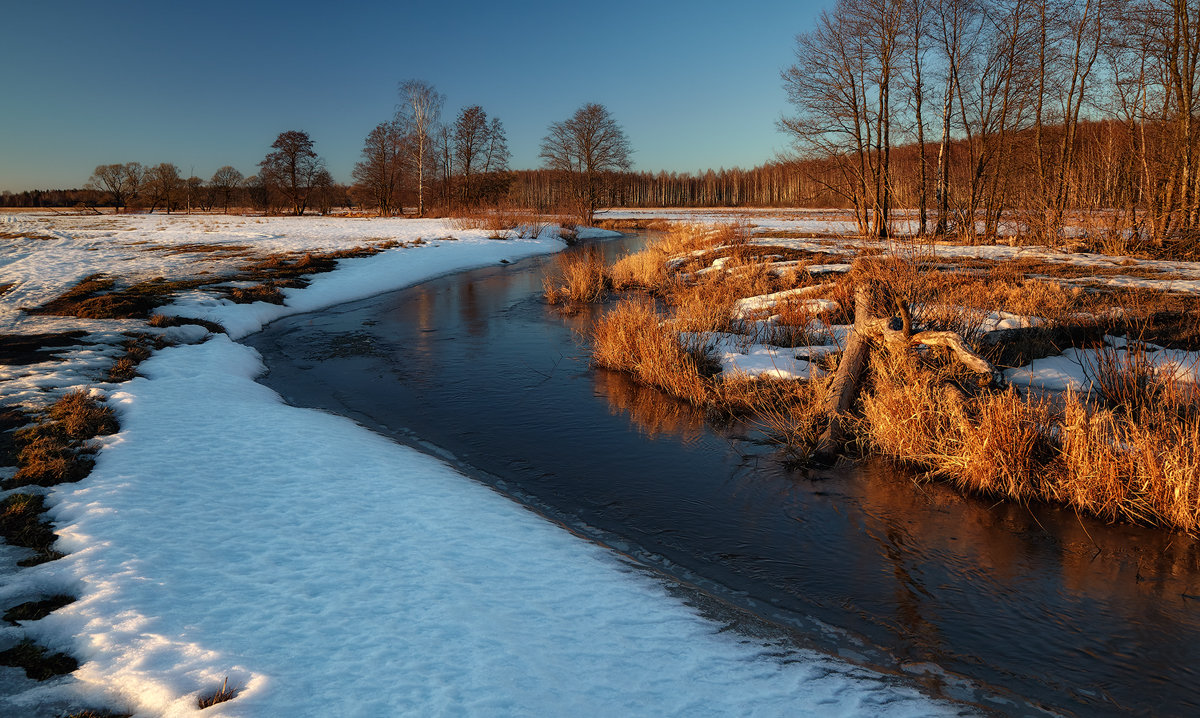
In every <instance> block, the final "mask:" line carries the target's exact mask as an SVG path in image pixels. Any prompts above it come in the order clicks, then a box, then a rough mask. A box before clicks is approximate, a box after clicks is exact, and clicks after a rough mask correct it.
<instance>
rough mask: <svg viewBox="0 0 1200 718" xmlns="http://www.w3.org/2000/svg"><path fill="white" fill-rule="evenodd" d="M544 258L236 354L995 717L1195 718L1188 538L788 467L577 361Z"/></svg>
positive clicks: (319, 320)
mask: <svg viewBox="0 0 1200 718" xmlns="http://www.w3.org/2000/svg"><path fill="white" fill-rule="evenodd" d="M642 241H644V238H642V237H638V236H634V237H629V238H626V239H625V240H617V241H612V242H604V243H601V245H600V246H601V247H602V249H603V251H604V252H605V253H607V254H609V255H614V254H619V253H624V252H625V251H627V247H629V246H636V245H637V244H639V243H640V242H642ZM552 261H553V260H552V259H549V258H546V259H534V260H528V261H525V262H521V263H519V264H514V265H507V266H497V267H492V268H487V269H482V270H478V271H473V272H467V273H464V274H459V275H455V276H450V277H445V278H442V279H438V280H435V281H431V282H428V283H425V284H422V285H420V286H417V287H413V288H410V289H407V290H403V291H399V292H395V293H391V294H386V295H382V296H378V297H374V298H371V299H368V300H364V301H360V302H355V303H352V304H346V305H342V306H338V307H334V308H331V309H328V310H325V311H322V312H317V313H313V314H306V315H299V316H294V317H291V318H288V319H284V320H281V321H279V322H276V323H274V324H272V325H270V326H269V327H267V329H266V330H265V331H263V332H262V333H260V334H258V335H255V336H254V337H251V338H250V339H249V340H248V343H249V344H251V345H252V346H254V347H255V348H257V349H258V350H259V351H260V352H261V353H262V355H263V357H264V360H265V361H266V363H267V366H268V368H269V373H268V374H267V376H266V377H265V378H264V379H263V380H262V381H263V382H264V383H265V384H267V385H268V386H270V387H272V388H274V389H275V390H276V391H278V392H279V393H280V394H282V395H283V396H284V397H285V398H286V399H287V400H288V401H289V402H291V403H293V404H296V405H299V406H306V407H315V408H320V409H325V410H328V411H331V412H335V413H338V414H343V415H346V416H349V417H351V418H353V419H355V420H357V421H359V422H361V423H362V424H364V425H365V426H368V427H370V428H372V429H374V430H376V431H379V432H381V433H384V434H387V435H390V436H393V437H395V438H396V439H398V440H400V441H403V442H406V443H410V444H414V445H417V446H419V447H421V448H424V449H425V450H428V451H433V452H435V453H438V454H439V455H442V456H445V457H447V458H450V459H451V460H452V461H454V462H455V463H456V464H457V465H459V466H460V467H461V468H463V469H464V470H465V471H466V472H467V473H469V474H470V475H473V476H475V477H477V478H479V479H480V480H483V481H485V482H488V483H489V484H491V485H492V486H494V487H496V488H497V489H498V490H500V491H502V492H504V493H506V494H508V495H510V496H512V497H513V498H515V499H517V500H519V501H522V502H523V503H525V504H526V505H528V506H530V507H531V508H533V509H534V510H536V511H538V512H540V513H542V514H543V515H545V516H547V517H549V518H551V519H552V520H555V521H558V522H560V523H562V524H564V525H566V526H568V527H569V528H571V529H572V530H574V531H576V532H577V533H580V534H582V535H584V536H587V537H589V538H591V539H592V540H595V541H598V542H600V543H603V544H605V545H607V546H610V547H612V548H613V549H614V550H616V551H619V552H620V553H622V554H624V555H627V556H629V557H632V558H633V559H634V560H636V561H637V562H640V563H642V564H644V565H646V566H649V567H651V568H652V569H653V570H655V571H659V572H662V573H665V574H668V575H670V576H673V577H675V578H677V579H679V580H680V581H681V582H682V583H683V584H684V585H686V586H688V587H691V588H689V590H691V591H693V592H694V593H696V594H697V595H704V596H711V597H715V599H716V600H715V601H714V603H717V604H720V605H724V606H729V607H731V608H730V609H729V610H730V611H731V612H732V613H735V614H737V613H739V612H746V613H748V614H750V615H751V617H752V618H751V620H753V621H755V622H756V623H757V625H760V626H763V625H765V626H767V627H768V628H769V630H775V631H778V633H779V634H780V635H784V636H787V637H788V638H789V639H790V640H793V641H795V642H797V643H799V644H801V645H807V646H813V647H817V648H820V649H823V650H825V651H828V652H831V653H834V654H837V655H841V656H844V657H846V658H848V659H850V660H853V661H856V662H860V663H863V664H866V665H870V666H873V667H876V668H879V669H881V670H885V671H888V672H892V673H895V674H897V675H901V676H907V677H908V678H907V679H906V680H912V681H914V682H915V683H917V684H918V685H921V686H922V687H924V688H925V689H926V690H928V691H930V692H931V693H932V694H935V695H944V696H949V697H952V698H958V699H962V700H968V701H971V702H973V703H976V704H977V705H980V706H983V707H985V708H987V709H991V710H994V711H996V712H998V713H1003V714H1018V715H1019V714H1037V713H1040V711H1041V709H1048V710H1050V711H1051V712H1055V713H1062V714H1068V715H1088V716H1090V715H1109V714H1112V715H1117V714H1122V715H1128V714H1146V715H1200V681H1198V680H1197V678H1198V671H1197V664H1198V662H1200V551H1198V545H1197V542H1196V541H1194V540H1193V539H1191V538H1189V537H1187V536H1184V535H1182V534H1178V533H1172V532H1166V531H1158V530H1151V529H1142V528H1136V527H1128V526H1106V525H1104V524H1102V523H1099V522H1096V521H1092V520H1089V519H1081V518H1078V517H1076V516H1075V515H1074V514H1073V513H1070V512H1067V511H1061V510H1057V509H1053V508H1050V507H1045V506H1021V505H1016V504H1008V503H1003V504H999V503H994V502H991V501H986V500H980V499H975V498H969V497H963V496H960V495H959V494H957V493H956V492H954V491H952V490H950V489H948V488H946V487H944V486H940V485H936V484H923V483H917V482H915V481H914V480H913V478H912V477H911V476H910V475H908V474H906V473H904V472H902V471H899V470H896V469H894V468H891V467H889V466H887V465H885V464H883V463H881V462H871V461H865V462H860V463H858V464H855V465H851V466H839V467H836V468H834V469H825V470H820V469H812V470H806V469H788V468H785V467H784V465H783V464H782V463H781V462H780V461H779V460H778V457H776V456H775V455H774V454H773V451H774V450H773V449H772V448H771V447H770V446H768V445H765V444H763V443H761V442H759V441H756V440H755V438H754V437H755V432H754V431H753V428H752V427H746V426H738V425H732V426H722V427H713V426H711V425H708V424H706V423H705V421H704V417H703V416H702V415H701V414H700V413H699V412H697V411H696V410H694V409H692V408H691V407H689V406H686V405H683V404H681V403H679V402H676V401H674V400H671V399H668V398H666V397H664V396H662V395H661V394H659V393H658V392H656V391H654V390H650V389H646V388H643V387H640V386H637V385H636V384H634V383H633V382H631V381H630V380H629V379H628V378H626V377H625V376H623V375H621V374H617V373H613V372H608V371H604V370H598V369H593V368H591V367H589V365H588V360H587V354H586V350H585V348H584V347H583V346H582V340H581V339H580V335H581V332H583V331H585V330H586V327H587V326H588V324H589V323H590V322H591V321H592V320H593V318H594V316H595V315H596V314H597V312H599V311H602V309H599V308H596V309H593V310H591V311H590V312H588V313H585V314H583V315H580V316H576V317H564V316H563V315H561V314H560V313H558V312H557V311H555V310H554V309H553V308H550V307H547V306H546V305H545V304H544V302H543V301H542V299H541V296H540V294H541V289H542V275H543V271H544V270H545V269H546V268H547V267H548V266H549V264H550V263H551V262H552Z"/></svg>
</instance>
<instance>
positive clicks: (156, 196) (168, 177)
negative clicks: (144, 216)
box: [145, 162, 183, 214]
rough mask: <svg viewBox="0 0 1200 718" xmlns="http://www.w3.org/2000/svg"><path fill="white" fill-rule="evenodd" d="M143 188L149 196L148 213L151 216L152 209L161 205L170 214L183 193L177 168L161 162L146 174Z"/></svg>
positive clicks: (181, 180)
mask: <svg viewBox="0 0 1200 718" xmlns="http://www.w3.org/2000/svg"><path fill="white" fill-rule="evenodd" d="M145 186H146V193H147V194H148V195H149V196H150V213H151V214H153V213H154V209H155V208H156V207H158V206H159V204H162V206H163V207H164V208H166V210H167V214H170V213H171V210H172V209H173V208H174V206H175V204H176V202H177V201H178V200H179V195H180V194H181V193H182V191H183V178H182V177H181V176H180V175H179V168H178V167H176V166H175V165H173V164H171V163H169V162H163V163H162V164H158V165H155V166H153V167H151V168H150V169H149V170H148V171H147V172H146V182H145Z"/></svg>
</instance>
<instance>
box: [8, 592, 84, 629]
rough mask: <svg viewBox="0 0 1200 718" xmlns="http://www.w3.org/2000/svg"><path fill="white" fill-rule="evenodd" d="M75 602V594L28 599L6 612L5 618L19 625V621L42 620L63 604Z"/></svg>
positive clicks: (67, 604)
mask: <svg viewBox="0 0 1200 718" xmlns="http://www.w3.org/2000/svg"><path fill="white" fill-rule="evenodd" d="M72 603H75V597H74V596H67V595H65V594H59V595H57V596H51V597H50V598H46V599H42V600H41V601H26V602H25V603H22V604H18V605H16V606H13V607H12V608H10V609H8V610H7V611H5V612H4V620H5V621H8V622H9V623H11V624H13V625H14V626H15V625H17V623H18V621H40V620H41V619H43V618H45V617H46V616H49V615H50V614H51V613H54V612H55V611H57V610H58V609H60V608H62V607H63V606H69V605H70V604H72Z"/></svg>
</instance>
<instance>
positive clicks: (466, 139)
mask: <svg viewBox="0 0 1200 718" xmlns="http://www.w3.org/2000/svg"><path fill="white" fill-rule="evenodd" d="M399 90H400V103H399V105H398V106H397V110H396V114H395V115H394V116H393V117H392V118H391V119H390V120H387V121H385V122H381V123H379V124H378V125H376V126H375V128H374V129H372V130H371V132H370V133H369V134H368V135H367V138H366V141H365V142H364V143H363V149H362V159H361V160H360V161H359V162H358V164H356V165H355V166H354V172H353V177H354V181H355V189H356V192H357V195H358V198H359V201H360V203H362V204H364V205H366V206H369V207H373V208H374V209H375V210H376V211H377V212H378V213H379V214H381V215H388V214H395V213H396V212H399V211H400V210H401V207H402V204H403V200H404V199H405V198H406V197H413V198H414V199H415V202H416V206H417V212H418V214H425V211H426V207H427V204H428V202H429V201H430V200H431V199H434V200H435V201H436V202H437V203H438V204H439V205H440V206H441V208H442V209H443V210H445V211H450V210H451V209H453V208H454V207H455V206H456V205H457V206H459V207H472V206H476V205H479V204H484V203H494V202H496V201H498V200H499V198H500V197H501V196H502V195H503V194H504V193H505V192H506V191H507V172H508V160H509V151H508V139H507V137H506V135H505V133H504V126H503V124H501V122H500V120H499V119H498V118H495V117H493V118H491V119H490V120H489V118H488V115H487V112H485V111H484V109H483V108H482V107H480V106H479V105H471V106H469V107H464V108H463V109H462V110H461V111H460V112H459V113H458V117H457V118H455V120H454V121H453V122H452V123H450V124H445V123H443V122H442V121H441V112H442V106H443V105H444V104H445V101H446V98H445V96H444V95H442V94H441V93H440V92H438V91H437V90H435V89H434V88H433V86H432V85H430V84H429V83H427V82H424V81H421V80H408V81H405V82H402V83H400V87H399Z"/></svg>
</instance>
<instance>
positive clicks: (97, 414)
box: [47, 353, 149, 441]
mask: <svg viewBox="0 0 1200 718" xmlns="http://www.w3.org/2000/svg"><path fill="white" fill-rule="evenodd" d="M147 356H149V354H148V353H147ZM47 415H48V416H49V418H50V420H51V421H54V422H57V423H58V426H59V427H61V429H62V431H63V433H65V434H66V436H67V437H68V438H70V439H74V440H76V441H82V440H84V439H90V438H92V437H93V436H103V435H106V434H113V433H116V431H117V420H116V418H115V417H114V416H113V412H112V409H109V408H108V407H107V406H104V405H103V404H101V403H100V402H99V401H97V400H96V398H95V397H93V396H92V395H91V394H89V393H88V392H86V391H83V390H81V389H77V390H75V391H72V392H69V393H68V394H66V395H64V396H63V397H62V398H61V399H59V400H58V401H56V402H54V404H52V405H51V406H50V409H49V411H48V412H47Z"/></svg>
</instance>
